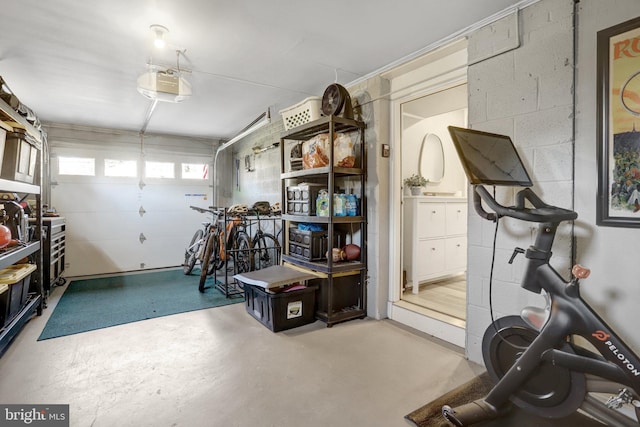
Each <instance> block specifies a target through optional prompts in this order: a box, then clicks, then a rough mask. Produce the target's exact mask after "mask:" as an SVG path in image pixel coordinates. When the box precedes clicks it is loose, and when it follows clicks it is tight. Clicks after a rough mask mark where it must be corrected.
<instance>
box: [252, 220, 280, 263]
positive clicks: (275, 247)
mask: <svg viewBox="0 0 640 427" xmlns="http://www.w3.org/2000/svg"><path fill="white" fill-rule="evenodd" d="M254 214H255V216H256V221H255V223H256V224H257V230H256V232H255V234H254V235H253V238H252V239H251V244H252V250H251V253H252V255H253V259H252V270H260V269H263V268H267V267H271V266H272V265H279V264H280V254H281V247H280V242H279V241H278V239H277V238H276V236H274V235H273V234H271V233H266V232H264V231H263V230H262V224H261V218H260V213H259V212H258V211H257V210H254ZM267 216H271V215H267ZM252 224H253V223H252ZM274 224H275V222H274ZM274 231H275V225H274Z"/></svg>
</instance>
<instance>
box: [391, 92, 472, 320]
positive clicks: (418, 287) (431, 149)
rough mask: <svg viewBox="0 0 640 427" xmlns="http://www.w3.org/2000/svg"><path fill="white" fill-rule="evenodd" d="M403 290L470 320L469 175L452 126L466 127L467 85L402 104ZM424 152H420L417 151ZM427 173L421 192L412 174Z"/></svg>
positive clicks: (434, 311)
mask: <svg viewBox="0 0 640 427" xmlns="http://www.w3.org/2000/svg"><path fill="white" fill-rule="evenodd" d="M400 120H401V129H400V130H401V133H400V142H401V147H402V167H401V174H402V180H403V183H405V185H404V186H403V194H402V210H403V215H402V219H403V220H402V242H403V243H402V248H403V253H402V260H403V262H402V270H403V280H402V292H401V294H400V299H401V300H402V301H407V302H409V303H411V304H413V305H416V306H418V307H420V308H422V309H425V310H428V312H431V316H435V317H437V318H440V319H442V320H443V321H445V322H447V323H451V324H453V325H456V326H461V327H464V326H465V322H466V279H465V272H466V267H467V265H466V264H467V263H466V252H467V242H466V238H467V199H466V188H467V181H466V179H465V175H464V172H463V170H462V167H461V165H460V162H459V160H458V156H457V154H456V152H455V148H454V146H453V143H452V141H451V138H450V137H449V132H448V130H447V126H450V125H453V126H462V127H464V126H466V123H467V85H466V84H460V85H457V86H453V87H450V88H446V89H443V90H439V91H437V92H433V93H428V94H425V95H421V96H419V97H415V98H409V99H407V100H406V102H402V103H400ZM416 154H417V155H416ZM414 175H419V176H422V177H424V178H425V179H426V180H427V182H426V184H425V185H423V186H422V187H421V188H420V189H419V191H415V190H414V189H411V188H408V187H409V186H408V185H406V180H407V178H409V177H410V176H414Z"/></svg>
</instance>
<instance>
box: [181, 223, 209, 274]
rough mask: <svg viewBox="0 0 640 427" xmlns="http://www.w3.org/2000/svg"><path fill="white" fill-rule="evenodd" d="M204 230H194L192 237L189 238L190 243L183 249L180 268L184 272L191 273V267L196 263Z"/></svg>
mask: <svg viewBox="0 0 640 427" xmlns="http://www.w3.org/2000/svg"><path fill="white" fill-rule="evenodd" d="M203 235H204V232H203V231H202V230H196V232H195V233H194V235H193V237H192V238H191V243H189V246H187V249H185V251H184V263H183V264H182V270H183V271H184V274H191V271H193V267H195V265H196V261H197V260H198V251H199V250H200V245H201V244H202V236H203Z"/></svg>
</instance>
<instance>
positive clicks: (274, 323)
mask: <svg viewBox="0 0 640 427" xmlns="http://www.w3.org/2000/svg"><path fill="white" fill-rule="evenodd" d="M244 298H245V308H246V310H247V313H249V314H250V315H251V316H252V317H253V318H255V319H256V320H258V321H259V322H260V323H262V324H263V325H264V326H266V327H267V328H268V329H270V330H271V331H273V332H279V331H284V330H287V329H291V328H297V327H298V326H303V325H307V324H309V323H313V322H314V321H315V311H316V309H315V304H316V287H314V286H310V287H306V288H304V289H300V290H295V291H289V292H279V293H271V292H267V291H266V290H265V289H264V288H261V287H259V286H252V285H248V284H246V283H245V284H244Z"/></svg>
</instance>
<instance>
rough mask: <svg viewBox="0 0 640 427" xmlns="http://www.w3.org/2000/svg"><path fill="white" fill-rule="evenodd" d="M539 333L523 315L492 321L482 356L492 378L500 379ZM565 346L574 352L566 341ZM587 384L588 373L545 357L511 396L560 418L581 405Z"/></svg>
mask: <svg viewBox="0 0 640 427" xmlns="http://www.w3.org/2000/svg"><path fill="white" fill-rule="evenodd" d="M537 336H538V332H537V331H535V330H533V329H531V327H530V326H529V325H527V324H526V323H525V321H524V320H522V319H521V318H520V316H506V317H502V318H500V319H497V320H496V321H495V322H494V323H493V324H491V325H489V327H488V328H487V330H486V331H485V333H484V337H483V339H482V356H483V358H484V363H485V366H486V368H487V372H488V373H489V376H490V377H491V379H493V381H495V382H498V381H499V380H500V379H501V378H502V377H503V376H504V375H505V374H506V373H507V371H508V370H509V369H510V368H511V366H513V365H514V364H515V363H516V362H517V361H518V359H519V358H520V356H522V353H524V352H525V350H526V349H527V348H528V347H529V346H530V345H531V343H532V342H533V340H534V339H535V338H536V337H537ZM562 350H564V351H567V352H570V353H573V351H572V350H571V348H570V346H569V344H566V343H565V344H563V346H562ZM585 388H586V381H585V377H584V374H582V373H579V372H573V371H570V370H569V369H567V368H563V367H560V366H557V365H554V364H553V363H551V362H544V361H543V362H540V364H539V366H538V367H537V369H536V370H535V372H534V373H532V374H531V376H530V378H529V379H528V380H527V381H526V382H525V383H524V384H522V385H521V386H520V388H519V389H518V390H517V391H516V392H515V393H514V394H513V395H512V396H511V398H510V400H511V401H512V402H513V403H515V404H516V406H518V407H520V408H522V409H524V410H525V411H526V412H529V413H531V414H535V415H539V416H542V417H548V418H559V417H565V416H567V415H570V414H572V413H574V412H575V411H576V410H577V409H578V408H579V407H580V405H581V403H582V401H583V400H584V396H585Z"/></svg>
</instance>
